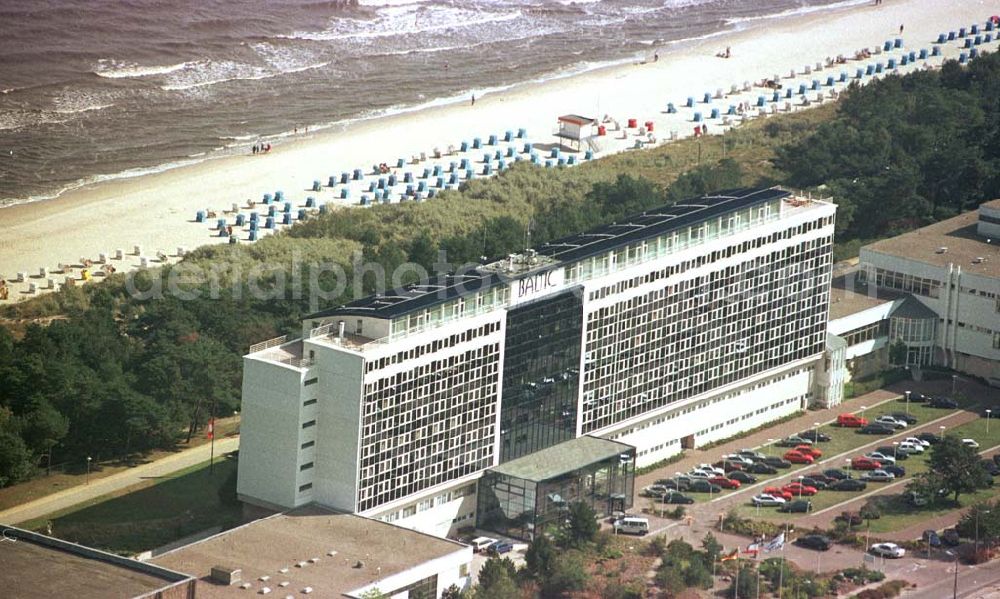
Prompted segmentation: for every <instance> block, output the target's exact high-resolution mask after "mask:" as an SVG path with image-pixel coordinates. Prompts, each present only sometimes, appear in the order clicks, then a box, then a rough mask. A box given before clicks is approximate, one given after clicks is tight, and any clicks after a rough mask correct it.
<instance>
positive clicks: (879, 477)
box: [861, 469, 896, 483]
mask: <svg viewBox="0 0 1000 599" xmlns="http://www.w3.org/2000/svg"><path fill="white" fill-rule="evenodd" d="M861 480H864V481H868V482H871V483H888V482H892V481H894V480H896V476H895V475H894V474H892V473H891V472H886V471H885V470H881V469H879V470H872V471H871V472H869V473H868V474H866V475H864V476H862V477H861Z"/></svg>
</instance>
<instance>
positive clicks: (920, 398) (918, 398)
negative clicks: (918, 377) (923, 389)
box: [899, 393, 931, 403]
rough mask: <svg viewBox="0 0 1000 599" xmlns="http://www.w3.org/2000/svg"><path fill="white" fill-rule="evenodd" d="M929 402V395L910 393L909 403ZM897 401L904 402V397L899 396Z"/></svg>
mask: <svg viewBox="0 0 1000 599" xmlns="http://www.w3.org/2000/svg"><path fill="white" fill-rule="evenodd" d="M930 400H931V396H930V395H924V394H923V393H910V401H912V402H914V403H924V402H928V401H930ZM899 401H906V396H905V395H901V396H900V397H899Z"/></svg>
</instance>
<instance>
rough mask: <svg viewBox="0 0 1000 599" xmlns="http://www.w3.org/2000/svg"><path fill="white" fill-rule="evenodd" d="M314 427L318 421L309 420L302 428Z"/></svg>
mask: <svg viewBox="0 0 1000 599" xmlns="http://www.w3.org/2000/svg"><path fill="white" fill-rule="evenodd" d="M314 426H316V420H315V419H313V420H309V421H308V422H303V423H302V428H303V429H307V428H312V427H314Z"/></svg>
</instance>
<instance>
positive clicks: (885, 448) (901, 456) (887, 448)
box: [875, 445, 910, 462]
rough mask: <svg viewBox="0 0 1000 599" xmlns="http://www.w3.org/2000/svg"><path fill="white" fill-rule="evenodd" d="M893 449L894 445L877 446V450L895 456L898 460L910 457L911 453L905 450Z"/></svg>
mask: <svg viewBox="0 0 1000 599" xmlns="http://www.w3.org/2000/svg"><path fill="white" fill-rule="evenodd" d="M893 449H895V448H894V447H893V446H892V445H883V446H881V447H878V448H876V449H875V451H877V452H879V453H880V454H882V455H885V456H890V457H892V458H894V459H895V460H896V461H897V462H898V461H900V460H905V459H907V458H909V457H910V454H908V453H906V452H905V451H893Z"/></svg>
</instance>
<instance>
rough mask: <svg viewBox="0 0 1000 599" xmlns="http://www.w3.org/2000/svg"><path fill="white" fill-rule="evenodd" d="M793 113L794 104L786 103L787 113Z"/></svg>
mask: <svg viewBox="0 0 1000 599" xmlns="http://www.w3.org/2000/svg"><path fill="white" fill-rule="evenodd" d="M791 111H792V103H791V102H785V112H791Z"/></svg>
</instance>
